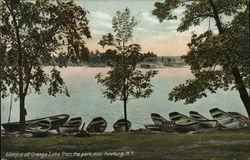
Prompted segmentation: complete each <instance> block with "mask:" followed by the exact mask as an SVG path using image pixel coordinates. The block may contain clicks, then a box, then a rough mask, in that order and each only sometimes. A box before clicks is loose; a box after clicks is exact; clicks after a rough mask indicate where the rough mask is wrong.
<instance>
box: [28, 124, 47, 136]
mask: <svg viewBox="0 0 250 160" xmlns="http://www.w3.org/2000/svg"><path fill="white" fill-rule="evenodd" d="M50 129H51V121H48V120H40V121H36V122H34V123H31V124H30V125H28V126H27V127H26V129H25V130H26V132H29V133H31V134H32V135H33V137H45V136H47V135H48V134H49V130H50Z"/></svg>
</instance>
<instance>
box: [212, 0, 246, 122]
mask: <svg viewBox="0 0 250 160" xmlns="http://www.w3.org/2000/svg"><path fill="white" fill-rule="evenodd" d="M208 1H209V3H210V5H211V8H212V11H213V14H214V19H215V22H216V26H217V28H218V31H219V34H223V32H224V29H223V28H222V24H221V21H220V18H219V14H218V11H217V8H216V6H215V4H214V3H213V0H208ZM226 58H227V61H228V63H229V64H230V58H229V57H228V56H227V55H226ZM232 74H233V77H234V80H235V84H236V87H237V89H238V91H239V94H240V98H241V101H242V102H243V104H244V106H245V109H246V111H247V114H248V117H249V118H250V97H249V94H248V93H247V89H246V86H245V85H244V83H243V80H242V76H241V75H240V71H239V69H238V68H237V67H233V68H232Z"/></svg>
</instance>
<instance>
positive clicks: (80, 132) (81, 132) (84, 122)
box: [80, 122, 85, 133]
mask: <svg viewBox="0 0 250 160" xmlns="http://www.w3.org/2000/svg"><path fill="white" fill-rule="evenodd" d="M84 126H85V122H84V123H83V125H82V129H81V131H80V133H82V131H83V128H84Z"/></svg>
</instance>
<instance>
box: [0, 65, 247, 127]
mask: <svg viewBox="0 0 250 160" xmlns="http://www.w3.org/2000/svg"><path fill="white" fill-rule="evenodd" d="M108 70H110V68H88V67H68V68H64V69H60V71H61V73H62V77H63V78H64V81H65V82H66V85H67V87H68V89H69V92H70V95H71V96H70V97H66V96H65V95H57V97H52V96H49V95H48V94H47V93H46V89H45V87H44V88H43V89H42V94H41V95H37V94H30V95H28V96H27V97H26V110H27V113H28V114H27V117H26V119H33V118H39V117H45V116H46V117H47V116H50V115H55V114H61V113H67V114H69V115H70V116H71V117H76V116H81V117H82V118H83V121H84V122H86V125H85V127H86V126H87V124H88V123H89V122H90V121H91V119H93V118H94V117H97V116H102V117H103V118H105V119H106V120H107V122H108V128H107V131H112V130H113V128H112V126H113V123H114V122H115V121H116V120H117V119H119V118H122V117H123V103H122V102H120V101H116V102H113V103H110V101H109V100H108V99H106V98H104V96H103V94H102V92H101V90H102V89H104V88H103V87H102V86H101V85H100V84H97V83H96V80H95V78H94V77H95V75H96V74H98V73H100V72H101V73H106V72H107V71H108ZM142 70H145V71H146V69H142ZM156 70H158V71H159V72H158V75H157V76H155V77H154V78H153V79H152V84H153V85H154V87H153V89H154V92H153V93H152V95H151V96H150V97H149V98H146V99H133V100H130V101H129V103H128V107H127V112H128V119H129V120H130V121H131V122H132V127H131V128H132V129H136V128H143V124H150V123H152V120H151V118H150V114H151V113H153V112H155V113H159V114H161V115H162V116H163V117H165V118H167V119H169V117H168V114H169V113H170V112H174V111H177V112H181V113H183V114H188V112H189V111H190V110H195V111H198V112H200V113H201V114H202V115H204V116H206V117H207V118H211V116H210V114H209V110H210V109H211V108H214V107H217V108H220V109H222V110H225V111H237V112H239V113H242V114H244V115H247V113H246V111H245V108H244V106H243V104H242V102H241V100H240V96H239V93H238V92H237V91H227V92H225V91H223V90H218V91H217V93H216V94H208V97H207V98H203V99H200V100H198V101H197V102H196V103H194V104H189V105H184V104H183V103H184V101H180V102H172V101H169V100H168V93H169V92H170V91H171V90H172V89H173V88H174V87H175V86H176V85H178V84H180V83H183V82H185V80H186V79H188V78H192V74H191V72H190V69H189V68H188V67H177V68H174V67H167V68H159V69H156ZM9 103H10V97H8V98H5V99H4V100H3V101H2V108H1V121H2V123H4V122H7V120H8V114H9ZM12 108H13V109H12V112H11V121H18V120H19V106H18V101H17V102H13V107H12Z"/></svg>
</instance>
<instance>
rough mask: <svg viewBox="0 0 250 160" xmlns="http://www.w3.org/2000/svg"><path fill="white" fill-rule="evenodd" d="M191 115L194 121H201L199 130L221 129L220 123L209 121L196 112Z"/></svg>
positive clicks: (190, 113) (191, 112)
mask: <svg viewBox="0 0 250 160" xmlns="http://www.w3.org/2000/svg"><path fill="white" fill-rule="evenodd" d="M189 115H190V117H192V118H193V119H195V120H197V121H199V129H211V128H215V129H216V128H218V127H219V123H218V121H217V120H209V119H207V118H206V117H204V116H202V115H200V114H199V113H198V112H196V111H190V112H189Z"/></svg>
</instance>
